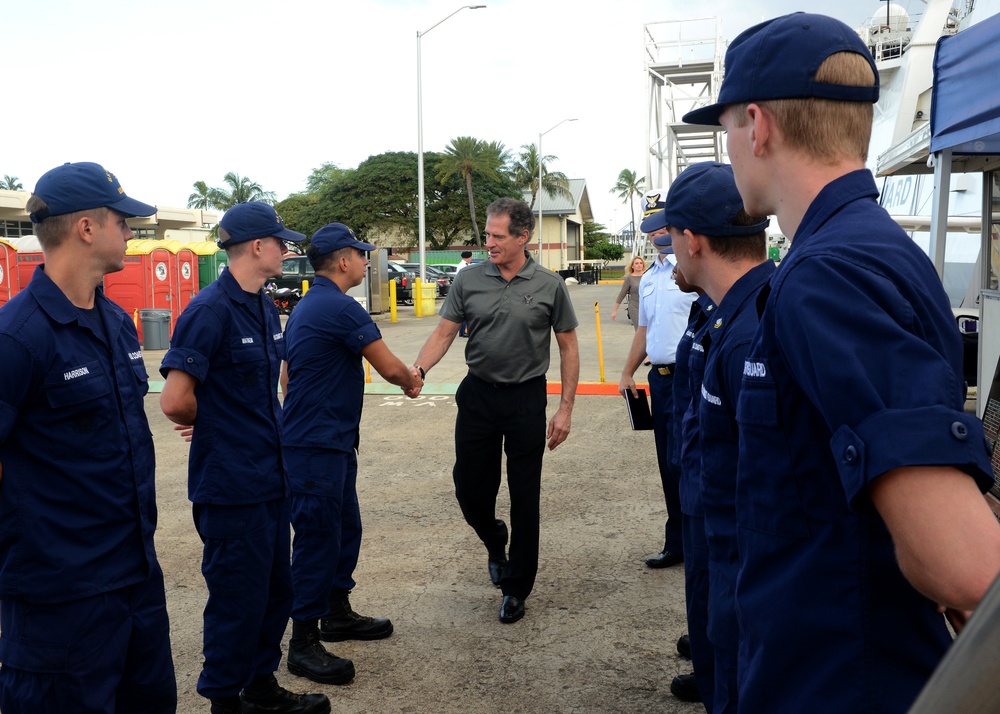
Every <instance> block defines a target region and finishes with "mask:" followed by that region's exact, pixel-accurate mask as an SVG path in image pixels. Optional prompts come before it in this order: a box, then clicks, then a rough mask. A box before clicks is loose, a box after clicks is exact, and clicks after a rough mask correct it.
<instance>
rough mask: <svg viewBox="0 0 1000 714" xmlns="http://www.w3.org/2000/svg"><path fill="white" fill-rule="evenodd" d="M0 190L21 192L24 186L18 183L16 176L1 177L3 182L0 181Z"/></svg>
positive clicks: (5, 175)
mask: <svg viewBox="0 0 1000 714" xmlns="http://www.w3.org/2000/svg"><path fill="white" fill-rule="evenodd" d="M0 189H5V190H7V191H23V190H24V186H23V185H22V184H21V182H20V181H18V179H17V176H8V175H7V174H4V175H3V181H0Z"/></svg>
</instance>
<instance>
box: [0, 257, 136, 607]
mask: <svg viewBox="0 0 1000 714" xmlns="http://www.w3.org/2000/svg"><path fill="white" fill-rule="evenodd" d="M87 313H90V314H89V316H88V315H87ZM92 325H93V327H94V328H96V332H95V330H94V329H92ZM98 333H100V334H98ZM0 355H2V357H3V360H2V361H3V370H0V464H2V465H3V480H2V481H0V597H3V598H23V599H25V600H28V601H29V602H37V603H55V602H67V601H70V600H77V599H80V598H84V597H87V596H90V595H94V594H96V593H102V592H109V591H112V590H117V589H119V588H121V587H124V586H126V585H132V584H134V583H138V582H141V581H143V580H145V579H146V578H147V576H148V574H149V572H150V566H151V564H153V563H155V562H156V555H155V553H154V551H153V531H154V530H155V529H156V485H155V483H154V468H155V455H154V452H153V439H152V435H151V434H150V431H149V423H148V422H147V421H146V412H145V411H144V410H143V396H145V394H146V392H147V391H148V390H149V386H148V383H147V375H146V368H145V366H144V365H143V361H142V353H141V351H140V350H139V341H138V339H137V337H136V331H135V325H134V324H133V323H132V320H131V318H130V317H128V315H126V314H125V312H124V311H123V310H122V309H121V308H120V307H118V306H117V305H115V304H114V303H112V302H111V301H110V300H108V299H107V298H106V297H105V296H104V293H103V292H102V291H101V290H100V289H98V290H97V292H96V299H95V306H94V308H93V310H92V311H82V310H80V309H79V308H77V307H75V306H74V305H73V304H72V303H71V302H70V301H69V299H68V298H67V297H66V296H65V295H64V294H63V292H62V291H61V290H60V289H59V288H58V287H57V286H56V284H55V283H53V282H52V280H51V279H50V278H49V277H48V276H47V275H46V274H45V271H44V269H43V266H39V267H38V268H36V269H35V273H34V275H33V276H32V278H31V282H30V283H29V284H28V287H27V288H26V289H24V290H22V291H21V292H19V293H18V294H17V295H16V296H14V298H13V299H12V300H11V301H10V302H8V303H7V304H6V305H5V306H4V307H3V309H2V310H0Z"/></svg>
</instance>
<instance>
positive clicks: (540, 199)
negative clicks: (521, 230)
mask: <svg viewBox="0 0 1000 714" xmlns="http://www.w3.org/2000/svg"><path fill="white" fill-rule="evenodd" d="M568 121H576V119H575V118H574V119H563V120H562V121H561V122H559V123H558V124H556V126H554V127H552V129H555V128H556V127H558V126H562V125H563V124H565V123H566V122H568ZM552 129H546V130H545V131H540V132H538V193H537V194H536V195H537V196H538V264H539V265H541V264H542V137H543V136H545V135H546V134H548V133H549V132H550V131H552Z"/></svg>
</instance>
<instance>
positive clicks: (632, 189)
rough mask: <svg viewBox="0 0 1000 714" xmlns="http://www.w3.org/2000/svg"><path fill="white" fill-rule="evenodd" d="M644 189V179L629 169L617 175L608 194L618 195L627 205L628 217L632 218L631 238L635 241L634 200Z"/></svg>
mask: <svg viewBox="0 0 1000 714" xmlns="http://www.w3.org/2000/svg"><path fill="white" fill-rule="evenodd" d="M645 187H646V177H645V176H643V177H642V178H639V177H637V176H636V174H635V171H632V170H631V169H622V170H621V173H619V174H618V181H616V182H615V185H614V186H613V187H612V189H611V191H610V192H609V193H616V194H618V198H620V199H622V203H627V204H629V215H630V216H631V218H632V238H633V240H634V239H635V203H634V199H635V197H636V196H638V195H640V194H641V193H642V192H643V190H644V189H645Z"/></svg>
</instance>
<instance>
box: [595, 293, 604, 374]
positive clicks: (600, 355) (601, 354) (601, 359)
mask: <svg viewBox="0 0 1000 714" xmlns="http://www.w3.org/2000/svg"><path fill="white" fill-rule="evenodd" d="M594 320H595V321H596V322H597V364H598V365H599V366H600V368H601V384H604V346H603V345H602V344H601V308H600V306H599V305H598V304H597V303H596V302H595V303H594Z"/></svg>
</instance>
